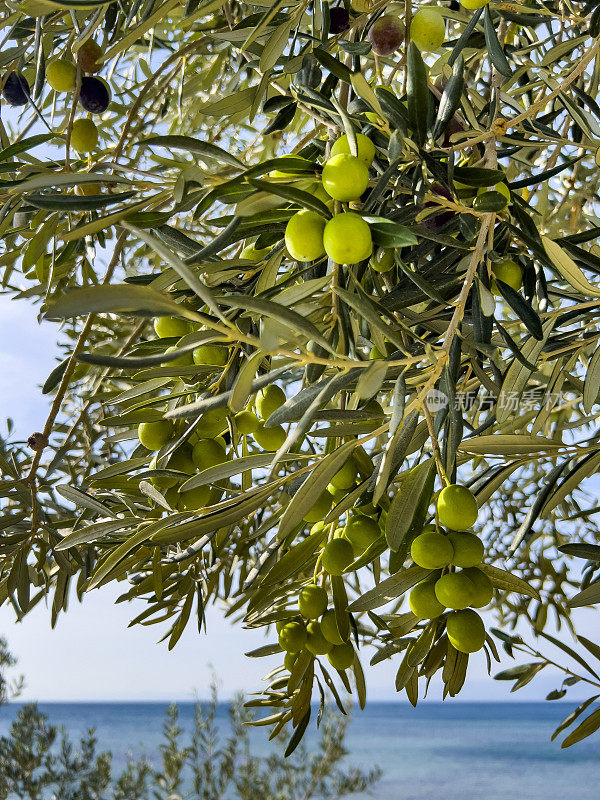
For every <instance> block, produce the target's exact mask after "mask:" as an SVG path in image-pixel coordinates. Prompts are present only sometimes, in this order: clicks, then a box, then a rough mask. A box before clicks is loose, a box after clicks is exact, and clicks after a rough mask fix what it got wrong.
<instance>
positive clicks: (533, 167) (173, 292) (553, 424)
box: [0, 0, 600, 750]
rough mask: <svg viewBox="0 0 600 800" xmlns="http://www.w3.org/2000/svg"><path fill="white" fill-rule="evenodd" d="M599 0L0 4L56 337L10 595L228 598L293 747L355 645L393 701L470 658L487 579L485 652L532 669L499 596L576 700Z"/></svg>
mask: <svg viewBox="0 0 600 800" xmlns="http://www.w3.org/2000/svg"><path fill="white" fill-rule="evenodd" d="M593 5H594V4H593V3H589V4H586V3H582V2H570V1H569V0H530V1H529V2H523V3H516V2H492V3H491V4H488V5H485V4H484V0H463V5H460V6H459V5H458V4H457V3H456V2H455V0H451V2H449V3H443V4H440V5H438V6H435V7H433V6H425V5H420V6H417V5H416V4H415V5H413V4H412V3H411V1H410V0H406V2H405V3H389V2H387V0H381V2H369V0H353V2H352V3H351V4H344V3H341V2H337V1H336V0H334V2H332V3H331V4H329V3H327V2H325V1H324V0H315V1H314V2H310V3H309V2H308V0H273V1H272V0H264V1H263V2H260V3H256V4H246V3H241V2H237V1H236V0H212V2H202V0H188V2H187V3H182V2H181V0H164V1H161V0H117V1H116V2H105V0H84V1H83V2H81V1H80V0H21V2H17V1H16V0H15V1H14V2H5V3H4V4H3V6H2V11H1V12H0V41H1V42H2V46H1V48H0V69H1V70H2V71H1V73H0V74H1V77H0V89H1V90H2V96H3V101H2V114H3V117H2V122H1V123H0V143H1V145H2V150H1V152H0V171H1V179H0V241H1V245H0V280H1V281H2V286H3V289H4V291H5V292H6V293H8V294H10V295H11V296H13V297H15V298H18V299H19V300H20V301H21V302H29V303H33V304H36V305H37V307H38V308H39V312H40V314H41V315H43V316H44V317H46V318H47V319H52V320H61V321H62V327H61V328H60V334H59V339H60V347H61V348H62V350H63V351H64V353H63V355H64V358H63V360H61V361H60V363H59V364H58V365H57V366H56V368H55V369H54V370H53V371H52V373H51V374H50V375H49V376H48V379H47V381H46V383H45V385H44V387H43V391H44V392H45V393H47V394H48V395H52V396H53V401H52V406H51V411H50V414H49V417H48V419H47V421H46V423H45V426H44V427H43V429H42V428H41V426H40V430H39V431H38V432H36V433H34V434H33V435H32V437H31V438H30V440H29V442H28V443H27V445H25V444H24V443H19V442H17V441H14V440H13V439H12V438H11V436H10V433H9V436H8V438H7V439H6V440H5V441H4V442H3V443H2V452H1V454H0V471H1V473H2V480H1V481H0V492H1V494H2V498H3V499H2V501H1V506H2V516H1V518H0V530H1V531H2V535H1V539H0V602H6V603H10V604H12V606H13V607H14V609H15V612H16V613H17V615H18V616H19V617H20V616H22V615H23V614H25V613H27V611H28V610H29V609H31V608H32V607H33V606H34V605H35V604H36V603H38V602H39V601H41V600H43V599H45V598H46V597H49V598H50V604H51V609H52V610H51V615H52V622H53V623H54V622H55V621H56V619H57V617H58V615H59V614H60V612H61V611H62V610H64V609H66V607H67V601H68V599H69V596H70V594H71V592H72V591H73V590H74V591H76V592H77V594H78V595H82V594H83V593H84V592H86V591H90V590H92V589H96V588H99V587H102V586H105V585H107V584H109V583H111V582H114V581H119V582H121V584H122V586H123V594H122V599H124V600H131V601H135V602H136V603H137V606H138V607H137V608H136V609H135V613H136V614H137V616H136V618H135V621H136V622H137V623H140V624H146V625H148V624H158V625H159V626H160V627H162V626H164V625H165V624H166V625H167V629H166V633H165V638H167V639H168V643H169V647H174V646H175V644H176V642H177V640H178V639H179V637H180V636H181V634H182V632H183V630H184V629H185V627H186V625H187V624H188V623H189V622H190V620H191V619H192V618H193V617H195V618H196V619H197V623H198V625H199V626H200V627H201V626H202V623H203V619H204V609H205V608H206V606H207V604H209V603H214V602H219V603H224V604H225V607H226V608H227V613H228V615H229V616H230V617H231V618H232V619H234V620H236V621H242V622H243V624H244V625H245V626H247V627H251V628H263V629H265V631H266V632H267V634H268V637H269V638H268V640H267V641H268V642H269V644H266V645H265V646H264V647H263V648H261V649H260V650H259V651H256V652H254V653H253V654H252V655H253V656H255V657H260V656H265V657H269V658H270V657H273V656H276V658H275V660H274V661H273V660H272V659H271V663H272V664H274V665H275V666H274V669H273V670H272V672H271V673H270V676H269V681H268V682H267V684H266V688H265V689H264V690H263V691H262V693H261V694H260V695H259V696H257V697H256V699H254V700H253V701H251V702H252V704H253V705H255V706H258V707H260V708H261V709H269V711H268V713H269V714H270V716H269V717H268V724H271V725H272V726H274V730H275V731H279V730H281V729H282V728H283V727H284V726H285V725H287V724H288V723H289V724H291V726H292V727H293V728H294V729H295V730H294V733H293V735H292V739H291V742H290V746H289V750H292V749H293V748H294V746H295V745H296V744H297V743H298V741H299V740H300V738H301V737H302V733H303V732H304V730H305V728H306V726H307V724H308V722H309V718H310V713H311V712H310V709H311V700H315V699H318V698H319V696H320V698H321V701H322V702H324V701H325V699H326V698H327V697H331V696H333V697H334V698H335V700H336V702H337V703H338V705H339V706H340V708H343V705H344V702H345V701H344V700H343V697H342V695H341V694H340V690H341V687H342V686H345V688H346V690H347V691H350V692H354V693H355V694H356V695H357V696H358V698H359V701H360V703H364V701H365V686H366V679H365V675H364V673H363V668H362V666H361V660H362V661H363V664H364V662H365V654H368V657H370V658H371V664H372V665H375V664H377V663H378V662H380V661H382V660H383V659H389V658H391V659H393V660H394V661H395V662H397V664H398V672H397V678H396V688H397V690H398V691H405V692H406V694H407V696H408V698H409V699H410V700H411V702H413V703H416V702H417V698H418V696H419V695H420V694H423V692H424V691H425V687H426V686H427V685H428V684H429V682H430V681H438V680H441V682H442V683H443V686H444V689H443V692H444V696H446V695H448V694H449V695H455V694H457V693H458V692H459V691H460V689H461V687H462V686H463V684H464V681H465V676H466V671H467V664H468V660H469V653H471V652H474V651H476V650H478V649H481V648H482V647H483V648H484V650H485V653H486V655H487V658H488V662H489V664H490V670H491V661H492V659H493V658H497V650H496V645H495V644H494V639H493V638H492V636H490V634H489V633H485V631H484V627H483V623H482V622H481V618H480V616H479V614H478V613H477V611H475V610H474V609H475V608H481V607H484V606H486V605H488V604H489V603H490V602H491V613H490V614H488V615H487V619H488V620H490V619H494V618H495V620H496V624H497V626H498V629H496V638H499V639H500V640H501V642H502V644H503V646H504V648H505V650H506V651H507V652H508V654H509V655H515V654H516V653H517V652H518V651H521V652H525V653H527V654H529V655H533V660H532V661H530V662H528V663H526V664H523V663H519V664H518V666H517V667H515V668H513V669H511V670H508V671H505V672H504V673H502V674H501V675H500V676H499V677H501V678H505V679H511V678H514V679H515V680H516V681H517V683H516V687H517V688H518V687H519V686H522V685H524V684H525V683H527V682H529V681H530V680H531V679H532V678H534V677H535V675H536V674H537V673H538V672H539V671H540V670H541V669H543V668H544V667H546V666H547V665H548V664H550V663H551V661H550V659H549V657H547V656H546V655H544V654H543V653H541V652H539V651H538V649H537V647H534V646H533V645H531V644H528V643H526V642H525V641H524V640H523V639H521V637H520V635H516V634H515V633H514V629H515V626H516V625H517V623H519V622H520V623H521V627H520V628H519V631H520V632H521V631H524V630H525V631H527V630H528V628H529V629H530V630H531V635H532V636H533V635H537V636H539V637H542V638H544V637H545V639H546V640H550V641H551V642H553V643H554V645H556V646H557V647H559V648H560V649H562V650H563V651H564V655H565V659H566V660H567V663H566V665H562V662H561V664H559V666H560V668H561V669H563V670H564V672H565V681H564V684H563V685H562V687H561V688H560V689H557V690H556V692H554V693H553V694H552V695H551V699H554V698H558V697H562V696H564V694H565V693H566V691H567V687H568V686H569V685H572V684H574V683H580V682H586V683H587V684H590V685H592V686H593V687H594V691H596V692H597V691H598V686H599V684H600V679H599V678H598V675H597V674H596V669H597V664H596V667H594V666H593V665H590V664H589V663H588V661H589V660H592V661H593V660H594V659H596V660H597V659H598V657H599V655H600V647H599V646H598V645H597V644H595V643H593V642H591V641H589V640H588V639H586V638H585V637H584V636H581V635H580V636H579V637H578V636H577V635H576V634H575V632H574V629H573V625H572V621H571V609H572V608H573V607H577V606H582V605H589V604H593V603H595V602H597V601H598V600H600V582H598V579H599V578H600V573H599V571H598V570H599V566H600V545H599V544H596V541H597V538H598V535H597V528H596V525H595V523H594V522H593V515H594V514H596V513H597V512H598V511H599V508H598V506H597V504H596V502H595V499H594V497H593V495H591V494H590V493H589V492H586V491H585V485H583V486H582V484H583V482H584V481H585V480H586V479H588V478H591V477H592V476H593V475H594V474H596V473H597V472H598V470H599V468H600V444H599V443H598V427H597V419H598V416H599V414H600V402H599V392H600V348H599V347H598V344H599V343H598V339H599V337H600V328H599V326H598V320H596V316H597V315H598V313H599V311H600V287H599V284H598V280H597V276H598V275H599V274H600V252H599V251H598V246H597V245H596V244H595V240H596V237H597V235H598V232H599V231H600V220H599V219H598V217H597V205H596V199H597V191H598V165H597V161H598V152H599V146H600V107H599V106H598V104H597V102H596V99H595V98H596V95H597V93H598V84H599V81H600V61H599V59H598V57H597V55H598V51H599V49H600V39H599V38H598V34H599V32H600V14H598V12H597V11H594V10H593ZM152 320H154V327H153V323H152ZM15 346H17V344H16V343H15ZM8 406H9V400H8V399H6V398H4V399H3V408H8ZM455 484H458V485H459V486H460V487H461V488H458V489H457V488H453V487H454V485H455ZM444 487H446V488H445V489H444ZM465 487H468V490H467V489H466V488H465ZM442 489H443V490H444V491H443V493H442V492H441V490H442ZM474 498H475V499H476V503H475V501H474ZM472 525H474V531H475V533H476V534H478V536H479V537H480V539H481V540H482V541H483V544H484V548H481V544H480V540H479V539H478V538H477V537H476V536H474V535H472V534H468V533H465V532H464V531H465V530H466V529H468V528H470V527H471V526H472ZM425 526H429V528H430V529H428V530H426V531H425V533H423V529H424V527H425ZM422 537H424V538H422ZM483 549H484V554H483V555H482V552H483ZM582 559H583V560H582ZM482 561H483V563H482ZM409 591H410V605H408V604H407V602H406V599H407V598H406V594H407V593H408V592H409ZM299 601H300V606H299ZM276 627H277V632H278V633H279V642H277V634H276V630H275V629H276ZM546 628H548V631H546ZM557 628H559V629H562V630H563V631H566V634H565V636H564V637H563V639H558V638H556V636H555V635H554V634H553V633H552V631H554V632H555V633H556V629H557ZM511 631H512V633H511ZM571 638H572V639H573V642H570V641H569V643H567V640H570V639H571ZM282 650H285V651H286V655H285V665H283V664H282V662H283V658H284V655H283V652H282ZM277 656H279V658H277ZM573 664H576V667H574V666H573ZM569 665H570V666H569ZM596 696H597V694H596ZM593 699H594V698H593V697H592V698H590V700H588V701H586V703H585V704H583V705H582V706H580V708H579V709H578V711H577V712H576V714H574V715H572V716H571V717H570V718H569V719H568V720H566V721H565V723H564V727H565V728H566V727H568V726H569V725H571V724H573V723H575V721H576V720H577V718H578V717H579V715H580V714H583V713H584V711H586V709H588V708H589V706H590V705H591V703H592V701H593ZM590 710H591V715H589V716H586V718H585V721H584V722H583V725H581V726H580V727H576V726H574V728H573V729H572V732H571V734H570V735H569V736H568V737H567V739H566V740H564V742H563V745H569V744H572V743H574V742H576V741H578V740H579V739H581V738H583V737H584V736H586V735H589V733H591V732H593V731H594V730H595V729H597V728H598V727H599V726H600V710H595V711H594V710H592V709H590ZM579 722H580V720H579ZM579 722H577V725H579Z"/></svg>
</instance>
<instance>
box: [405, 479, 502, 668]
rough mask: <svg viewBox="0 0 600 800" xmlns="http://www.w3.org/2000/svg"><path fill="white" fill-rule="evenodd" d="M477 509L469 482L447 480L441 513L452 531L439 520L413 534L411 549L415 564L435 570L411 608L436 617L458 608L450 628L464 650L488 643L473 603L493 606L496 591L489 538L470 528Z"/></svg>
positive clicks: (448, 621)
mask: <svg viewBox="0 0 600 800" xmlns="http://www.w3.org/2000/svg"><path fill="white" fill-rule="evenodd" d="M477 514H478V509H477V500H476V499H475V497H474V495H473V494H472V493H471V492H470V490H469V489H468V488H467V487H466V486H458V485H456V484H452V485H449V486H446V487H445V488H444V489H442V491H441V492H440V494H439V496H438V501H437V517H438V521H439V523H440V525H442V526H444V528H447V529H448V532H447V533H443V532H441V531H439V530H437V529H436V528H435V527H434V526H430V527H428V528H425V530H424V531H423V532H422V533H421V534H419V536H417V537H416V538H415V539H414V540H413V542H412V545H411V551H410V552H411V556H412V559H413V561H414V562H415V564H417V565H418V566H419V567H423V568H424V569H429V570H435V573H434V574H433V576H430V577H428V578H427V579H426V580H424V581H422V582H421V583H419V584H418V585H417V586H415V588H414V589H413V590H412V591H411V593H410V596H409V606H410V609H411V611H412V612H413V614H414V615H415V616H417V617H419V618H420V619H436V618H437V617H439V616H441V615H442V614H443V613H444V612H445V611H446V610H447V609H452V611H451V612H450V613H449V614H448V616H447V618H446V633H447V634H448V639H449V640H450V643H451V644H452V645H453V646H454V647H455V648H456V649H457V650H459V651H460V652H462V653H474V652H476V651H477V650H480V649H481V648H482V647H483V645H484V642H485V626H484V624H483V620H482V619H481V617H480V616H479V614H478V613H477V612H476V611H474V610H473V608H483V607H484V606H487V605H488V604H489V602H490V601H491V599H492V595H493V587H492V583H491V581H490V579H489V578H488V576H487V575H486V574H485V572H483V571H482V570H481V569H479V566H480V565H481V562H482V560H483V556H484V548H483V542H482V541H481V539H480V538H479V537H478V536H476V535H475V534H474V533H470V532H468V531H467V528H470V527H471V526H472V525H474V524H475V522H476V520H477ZM457 568H458V569H457Z"/></svg>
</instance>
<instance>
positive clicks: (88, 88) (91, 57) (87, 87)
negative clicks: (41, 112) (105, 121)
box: [46, 39, 110, 153]
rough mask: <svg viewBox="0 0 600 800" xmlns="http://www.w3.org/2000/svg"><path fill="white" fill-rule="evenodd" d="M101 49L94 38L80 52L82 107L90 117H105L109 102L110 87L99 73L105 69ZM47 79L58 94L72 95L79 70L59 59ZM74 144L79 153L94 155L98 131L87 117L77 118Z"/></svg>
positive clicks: (74, 126) (72, 133) (66, 60)
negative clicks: (92, 153) (69, 93)
mask: <svg viewBox="0 0 600 800" xmlns="http://www.w3.org/2000/svg"><path fill="white" fill-rule="evenodd" d="M101 56H102V48H101V47H100V45H99V44H98V43H97V42H95V41H94V40H93V39H88V40H87V41H85V42H84V43H83V44H82V45H81V47H80V48H79V49H78V50H77V55H76V57H77V65H78V66H79V68H80V70H81V72H82V73H85V74H83V76H82V78H81V84H80V88H79V105H80V106H81V107H82V108H83V110H84V111H87V112H89V113H90V114H103V113H104V112H105V111H106V109H107V108H108V106H109V103H110V88H109V86H108V83H107V82H106V81H105V80H104V78H100V77H98V76H97V74H96V73H98V72H100V70H101V68H102V62H101ZM46 80H47V81H48V84H49V85H50V87H51V88H52V89H54V91H55V92H72V91H74V90H75V88H76V85H77V67H76V65H75V64H74V63H73V62H72V61H71V60H69V59H66V58H56V59H54V60H53V61H50V62H49V64H48V66H47V67H46ZM71 144H72V145H73V147H74V148H75V150H77V152H78V153H91V152H92V150H94V148H95V147H96V145H97V144H98V128H97V127H96V125H95V123H94V122H93V121H92V120H91V119H88V118H82V119H76V120H75V121H74V122H73V127H72V129H71Z"/></svg>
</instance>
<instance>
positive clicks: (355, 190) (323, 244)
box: [285, 133, 375, 264]
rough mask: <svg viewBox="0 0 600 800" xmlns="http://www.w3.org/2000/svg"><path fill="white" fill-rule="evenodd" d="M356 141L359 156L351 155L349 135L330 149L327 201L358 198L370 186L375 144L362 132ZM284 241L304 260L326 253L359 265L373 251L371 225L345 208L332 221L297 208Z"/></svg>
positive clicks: (324, 176) (324, 177)
mask: <svg viewBox="0 0 600 800" xmlns="http://www.w3.org/2000/svg"><path fill="white" fill-rule="evenodd" d="M356 144H357V155H356V156H355V155H352V154H351V148H350V142H349V140H348V137H347V135H346V134H344V135H343V136H341V137H340V138H339V139H338V140H337V141H336V142H335V143H334V144H333V146H332V148H331V154H330V158H329V160H328V161H327V162H326V163H325V164H324V166H323V172H322V176H321V181H322V189H323V190H324V192H325V197H326V198H327V200H328V201H330V200H331V199H333V200H337V201H339V202H341V203H350V202H355V201H358V200H360V198H361V196H362V194H363V193H364V192H365V190H366V188H367V186H368V185H369V167H370V166H371V164H372V163H373V159H374V158H375V146H374V145H373V142H372V141H371V140H370V139H369V138H368V137H367V136H364V135H363V134H360V133H358V134H356ZM285 244H286V247H287V249H288V252H289V254H290V255H291V256H292V258H295V259H296V260H297V261H305V262H306V261H314V260H315V259H317V258H321V256H323V255H325V254H327V256H328V257H329V258H330V259H331V260H332V261H334V262H335V263H336V264H356V263H358V262H359V261H363V260H365V259H367V258H369V257H370V255H371V254H372V252H373V238H372V236H371V230H370V228H369V225H368V223H367V222H366V221H365V220H364V219H363V218H362V217H361V215H360V214H358V213H356V212H354V211H342V212H341V213H340V214H336V215H335V216H334V217H332V218H331V219H330V220H326V219H325V218H324V217H322V216H321V215H320V214H317V213H316V212H314V211H309V210H307V209H303V210H302V211H298V212H297V213H296V214H294V215H293V216H292V217H291V218H290V220H289V221H288V223H287V226H286V229H285Z"/></svg>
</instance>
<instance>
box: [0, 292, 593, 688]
mask: <svg viewBox="0 0 600 800" xmlns="http://www.w3.org/2000/svg"><path fill="white" fill-rule="evenodd" d="M56 334H57V326H56V325H55V324H53V323H47V322H46V323H42V324H41V325H40V324H39V323H38V321H37V317H36V314H35V309H33V308H32V307H30V305H29V304H28V303H27V302H26V301H20V302H15V301H10V300H9V299H8V298H7V297H6V296H5V295H0V424H2V425H4V419H5V418H6V417H8V416H10V417H12V418H13V420H14V422H15V426H16V430H17V432H18V434H19V436H20V437H21V438H26V437H27V436H28V435H29V434H30V433H32V432H33V431H36V430H40V429H41V428H42V427H43V424H44V421H45V418H46V415H47V410H48V399H47V398H45V397H43V396H42V394H41V392H40V388H39V386H40V384H41V383H43V381H44V380H45V378H46V377H47V375H48V374H49V372H50V371H51V370H52V368H53V367H54V366H55V364H56V355H57V352H58V351H57V349H56V347H55V339H56ZM118 593H120V591H117V590H116V589H115V588H114V587H112V586H109V587H104V588H102V589H99V590H95V591H93V592H91V593H90V594H89V595H87V596H86V598H85V600H84V602H83V603H82V604H80V603H79V602H78V601H77V599H76V598H75V597H73V598H72V599H71V603H70V607H69V610H68V612H67V613H66V614H63V615H61V617H60V618H59V621H58V624H57V626H56V628H55V629H54V630H52V629H51V628H50V613H49V609H48V608H46V607H45V606H44V605H42V604H39V605H38V606H37V607H36V608H35V609H34V610H33V611H32V612H31V613H30V614H29V615H28V616H27V617H25V619H24V620H23V621H22V622H20V623H16V622H15V617H14V613H13V611H12V609H11V608H10V607H2V608H0V635H4V636H6V638H7V639H8V642H9V645H10V648H11V650H12V651H13V652H14V654H15V655H16V656H17V657H18V659H19V672H21V673H23V674H24V675H25V678H26V689H25V692H24V694H23V699H36V700H41V701H80V700H96V701H109V700H157V701H159V700H160V701H171V700H190V699H193V697H194V696H195V695H198V696H200V697H206V696H207V695H208V688H209V685H210V681H211V677H212V676H213V675H215V676H216V677H217V680H218V683H219V686H220V690H221V697H222V698H223V699H226V698H228V697H230V696H232V695H233V694H234V693H235V692H236V691H238V690H243V691H246V692H253V691H258V690H259V689H260V687H261V685H262V684H261V679H262V677H263V676H264V675H266V674H267V673H268V672H269V670H270V669H271V668H273V667H274V666H276V665H277V664H278V663H279V661H278V659H276V658H270V659H252V658H247V657H245V655H244V653H245V652H247V651H249V650H252V649H254V648H256V647H259V646H261V645H262V644H265V643H266V641H268V640H265V639H264V638H263V635H262V633H260V632H258V631H250V630H244V629H243V628H242V627H241V626H240V625H239V624H238V625H232V624H231V623H230V622H229V621H228V620H225V619H224V616H223V611H222V609H219V608H209V609H208V611H207V633H204V632H202V633H199V632H198V630H197V627H196V626H195V625H194V624H190V625H188V627H187V629H186V631H185V633H184V635H183V636H182V638H181V640H180V641H179V643H178V644H177V646H176V647H175V649H174V650H172V651H171V652H169V651H168V650H167V645H166V644H165V643H160V644H158V643H157V642H158V639H159V638H160V637H161V636H162V634H163V633H164V632H165V629H164V628H160V629H159V628H158V627H155V626H150V627H141V626H135V627H133V628H128V627H127V626H128V623H129V621H130V620H131V619H132V618H133V617H134V616H135V615H136V614H138V613H139V612H140V611H141V610H142V606H141V604H139V603H138V604H133V605H128V604H119V605H115V603H114V601H115V598H116V596H117V594H118ZM578 619H580V620H581V630H582V632H583V633H585V635H587V636H588V637H589V638H591V639H593V640H595V641H599V640H600V624H599V621H598V614H597V611H596V610H594V609H585V610H582V611H580V612H578ZM524 632H525V631H524ZM561 635H563V634H561ZM272 636H273V634H272ZM527 638H528V639H529V640H531V636H528V637H527ZM271 641H273V639H271ZM540 647H541V649H543V650H544V651H545V652H547V653H548V654H550V655H556V651H555V650H553V648H551V647H549V646H546V645H545V644H544V643H542V645H540ZM371 655H372V652H367V653H363V654H361V657H362V661H363V667H365V671H366V674H367V681H368V697H369V698H370V699H371V700H398V695H397V694H396V693H395V691H394V675H395V671H396V669H397V668H398V661H397V659H395V660H393V661H389V660H388V661H386V662H384V663H382V664H379V665H377V666H375V667H372V668H368V660H369V658H370V657H371ZM559 660H562V661H564V657H563V656H560V657H559ZM513 664H514V662H511V661H510V660H509V659H506V661H505V663H503V665H502V667H503V668H507V667H509V666H512V665H513ZM497 669H500V667H498V668H497ZM497 669H495V670H494V671H497ZM559 682H560V678H558V677H557V673H556V671H550V670H548V671H544V672H543V673H541V674H540V675H539V676H538V677H537V678H536V679H535V680H534V681H533V682H532V683H530V684H529V685H528V686H527V687H525V688H524V689H522V690H520V691H519V692H518V693H517V694H516V695H511V694H509V689H510V684H508V683H505V682H497V681H494V680H492V679H491V678H489V677H488V676H487V672H486V664H485V658H484V656H483V654H482V653H479V654H476V655H475V656H473V657H472V658H471V661H470V664H469V674H468V680H467V684H466V686H465V689H464V690H463V692H462V693H461V695H460V696H459V697H460V700H471V701H474V700H488V701H491V700H494V701H503V700H543V699H544V697H545V695H546V693H547V692H548V691H550V690H551V689H553V688H555V687H557V685H558V684H559ZM586 696H587V694H586V691H585V689H583V690H581V691H578V688H577V687H575V689H574V690H572V693H571V694H570V695H569V698H570V699H576V698H579V697H586ZM430 698H431V699H433V700H440V699H441V696H440V681H439V679H438V680H435V681H434V682H433V685H432V687H431V692H430ZM457 700H458V698H457V699H456V700H455V701H453V702H456V701H457Z"/></svg>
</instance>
